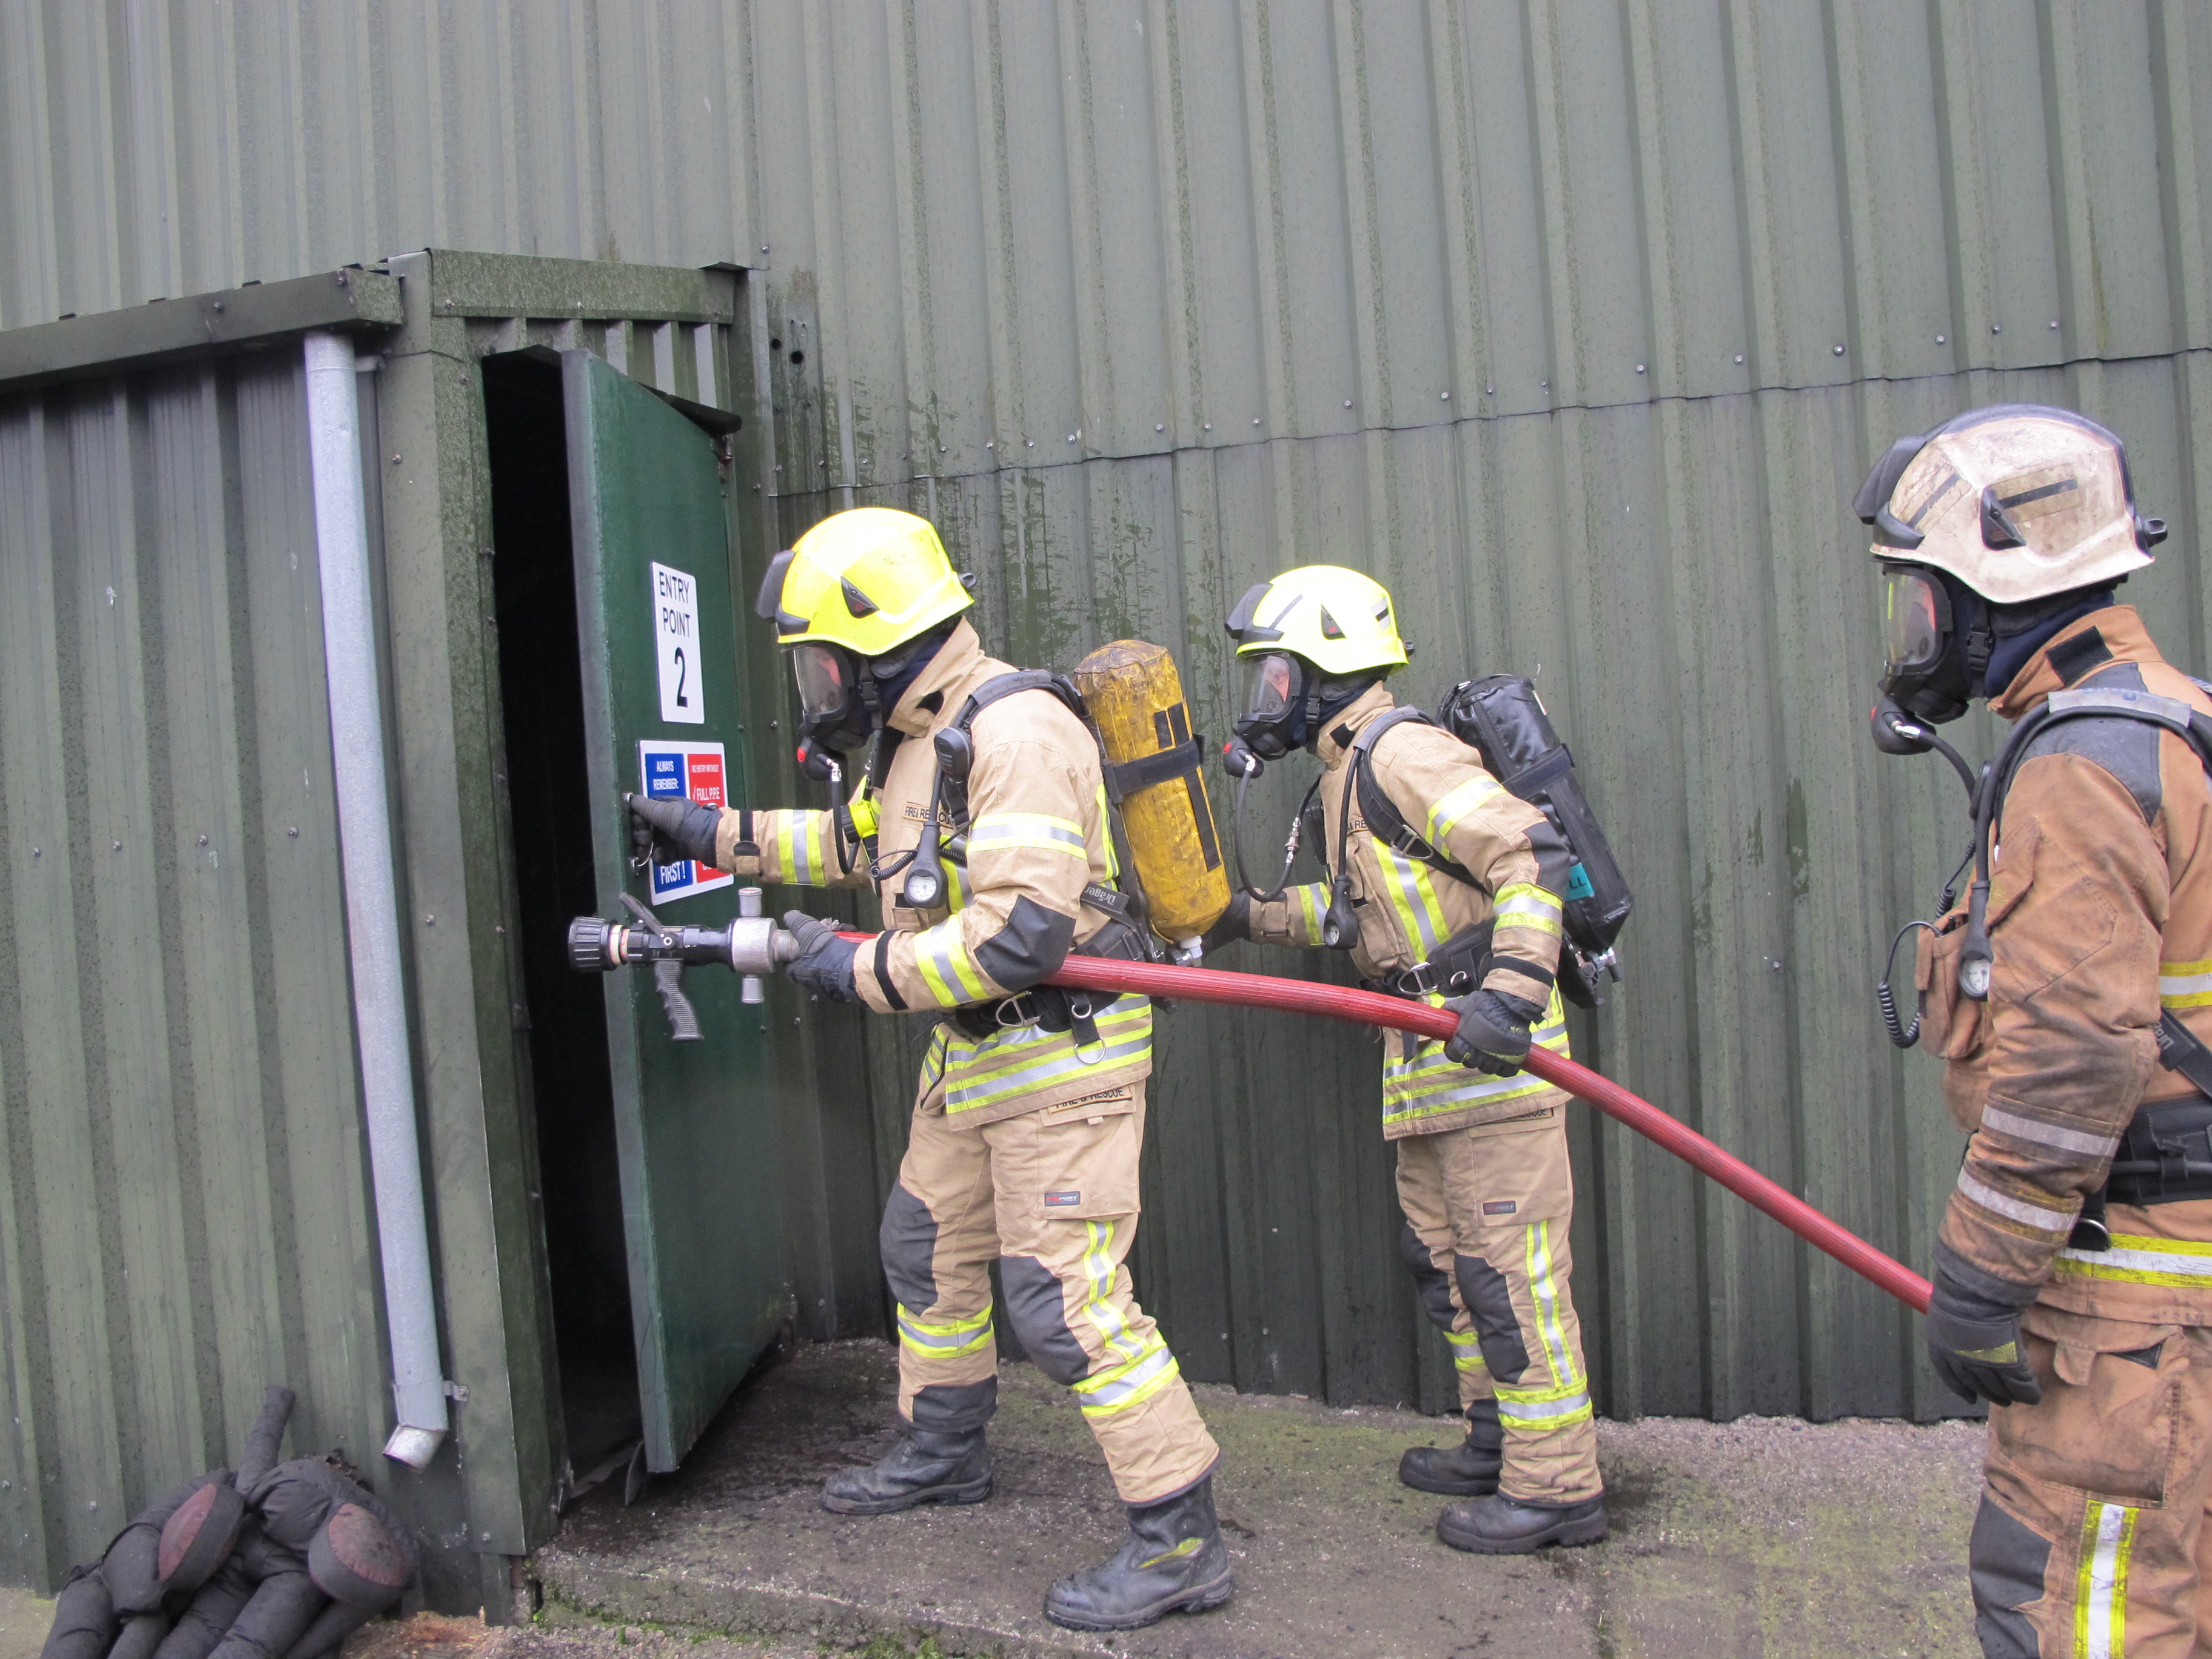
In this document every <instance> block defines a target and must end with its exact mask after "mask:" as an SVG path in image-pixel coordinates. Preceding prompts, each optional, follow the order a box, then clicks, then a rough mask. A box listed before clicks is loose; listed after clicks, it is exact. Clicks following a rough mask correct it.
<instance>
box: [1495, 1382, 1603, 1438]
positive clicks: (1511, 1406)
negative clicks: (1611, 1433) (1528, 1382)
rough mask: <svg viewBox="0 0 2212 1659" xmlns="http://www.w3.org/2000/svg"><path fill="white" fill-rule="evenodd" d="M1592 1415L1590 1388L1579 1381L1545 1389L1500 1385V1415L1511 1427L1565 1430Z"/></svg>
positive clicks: (1499, 1418)
mask: <svg viewBox="0 0 2212 1659" xmlns="http://www.w3.org/2000/svg"><path fill="white" fill-rule="evenodd" d="M1590 1415H1591V1410H1590V1397H1589V1389H1588V1388H1587V1387H1585V1386H1584V1385H1583V1384H1582V1383H1557V1384H1554V1385H1553V1386H1552V1387H1550V1388H1544V1389H1509V1388H1507V1387H1506V1386H1505V1385H1504V1383H1499V1384H1498V1420H1499V1421H1501V1422H1503V1423H1504V1425H1506V1426H1507V1427H1508V1428H1514V1429H1522V1430H1530V1429H1538V1430H1541V1429H1563V1428H1565V1427H1566V1426H1567V1425H1569V1424H1570V1423H1580V1422H1582V1421H1583V1420H1584V1419H1587V1418H1589V1416H1590Z"/></svg>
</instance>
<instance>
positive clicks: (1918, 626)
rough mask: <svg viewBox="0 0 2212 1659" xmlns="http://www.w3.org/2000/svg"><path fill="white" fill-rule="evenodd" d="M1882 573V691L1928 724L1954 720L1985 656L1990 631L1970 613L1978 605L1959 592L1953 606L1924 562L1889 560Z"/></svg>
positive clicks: (1941, 583) (1975, 684)
mask: <svg viewBox="0 0 2212 1659" xmlns="http://www.w3.org/2000/svg"><path fill="white" fill-rule="evenodd" d="M1883 575H1884V583H1883V586H1884V592H1883V595H1882V646H1883V652H1884V663H1883V667H1882V676H1881V691H1882V695H1883V696H1887V697H1888V698H1890V699H1891V700H1892V701H1893V702H1896V703H1897V705H1898V706H1899V708H1903V709H1905V711H1906V712H1907V713H1908V714H1911V715H1913V716H1914V717H1916V718H1917V719H1919V720H1926V721H1927V722H1928V723H1929V724H1930V725H1931V726H1941V725H1943V724H1944V723H1945V722H1947V721H1949V720H1957V719H1958V718H1959V717H1960V715H1961V714H1965V713H1966V707H1967V704H1968V703H1969V702H1971V701H1972V697H1973V696H1974V695H1975V693H1976V691H1977V690H1978V689H1979V681H1980V678H1981V671H1982V668H1983V667H1984V666H1985V665H1987V663H1988V660H1989V651H1990V640H1989V636H1988V635H1986V634H1985V633H1984V632H1983V631H1982V629H1980V628H1979V627H1978V626H1977V625H1976V624H1978V623H1980V622H1981V621H1982V620H1983V619H1982V617H1979V616H1978V615H1975V614H1972V613H1974V612H1977V611H1980V610H1981V609H1982V607H1980V606H1978V605H1974V604H1973V602H1972V596H1971V595H1968V594H1964V593H1962V594H1961V595H1960V600H1961V603H1960V604H1959V605H1954V603H1953V599H1952V593H1951V591H1950V588H1949V587H1948V585H1947V584H1946V583H1945V582H1944V581H1943V580H1942V577H1941V576H1939V575H1938V574H1936V572H1935V571H1933V570H1931V569H1929V568H1927V567H1926V566H1924V565H1909V564H1893V565H1889V566H1887V567H1885V568H1884V572H1883ZM1962 610H1963V611H1967V612H1968V613H1969V614H1967V615H1965V616H1960V614H1959V612H1960V611H1962ZM1977 656H1978V658H1979V659H1980V660H1979V661H1978V662H1976V661H1972V660H1970V659H1972V658H1974V657H1977Z"/></svg>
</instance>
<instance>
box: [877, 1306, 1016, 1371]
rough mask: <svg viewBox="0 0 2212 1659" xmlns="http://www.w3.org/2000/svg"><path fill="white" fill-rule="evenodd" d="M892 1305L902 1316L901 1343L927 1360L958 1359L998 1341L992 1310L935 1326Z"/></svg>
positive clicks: (899, 1320) (985, 1310)
mask: <svg viewBox="0 0 2212 1659" xmlns="http://www.w3.org/2000/svg"><path fill="white" fill-rule="evenodd" d="M892 1306H893V1307H894V1308H895V1309H896V1310H897V1314H898V1329H899V1340H900V1342H902V1344H904V1345H905V1346H907V1347H909V1348H912V1349H913V1350H914V1351H915V1352H916V1353H919V1354H921V1355H923V1356H924V1357H925V1358H931V1359H957V1358H959V1357H960V1356H961V1355H963V1354H970V1353H977V1352H981V1351H982V1350H983V1349H985V1348H987V1347H989V1346H991V1344H992V1343H993V1341H994V1340H996V1336H995V1334H994V1331H993V1329H992V1327H991V1310H989V1309H988V1308H986V1309H984V1310H983V1311H982V1312H981V1313H979V1314H977V1315H976V1316H975V1317H974V1318H973V1319H954V1320H948V1321H946V1322H944V1323H942V1324H931V1323H928V1322H926V1321H923V1320H920V1319H916V1318H915V1316H913V1315H912V1314H910V1313H908V1311H907V1310H906V1309H905V1308H904V1307H903V1306H902V1305H901V1304H896V1303H894V1304H892Z"/></svg>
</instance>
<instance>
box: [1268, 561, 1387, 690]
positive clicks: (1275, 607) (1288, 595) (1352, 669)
mask: <svg viewBox="0 0 2212 1659" xmlns="http://www.w3.org/2000/svg"><path fill="white" fill-rule="evenodd" d="M1225 627H1227V629H1229V635H1230V637H1231V639H1233V640H1235V641H1237V655H1238V656H1240V657H1258V656H1264V655H1266V654H1267V653H1270V652H1290V653H1293V654H1295V655H1297V656H1300V657H1303V658H1304V659H1306V660H1307V661H1308V662H1310V663H1311V664H1312V665H1314V666H1315V667H1316V669H1318V670H1319V671H1321V672H1322V673H1323V674H1325V675H1328V677H1329V678H1332V679H1334V678H1340V677H1342V676H1344V675H1346V674H1358V673H1361V672H1364V671H1381V672H1383V673H1386V674H1387V673H1388V672H1389V671H1390V670H1392V669H1394V668H1401V667H1403V666H1404V665H1405V662H1406V642H1405V641H1403V640H1402V639H1401V638H1399V637H1398V623H1397V618H1396V617H1395V615H1394V614H1393V612H1392V608H1391V605H1390V594H1389V590H1388V589H1386V588H1385V587H1384V586H1383V584H1382V583H1380V582H1378V581H1376V580H1375V579H1374V578H1373V577H1372V576H1363V575H1362V574H1360V573H1359V572H1358V571H1357V570H1346V569H1345V568H1343V567H1342V566H1341V565H1334V564H1307V565H1300V566H1299V567H1298V568H1297V569H1295V570H1285V572H1283V574H1281V575H1279V576H1278V577H1276V578H1275V579H1274V580H1273V581H1267V582H1261V583H1259V584H1258V585H1257V586H1254V587H1253V588H1252V589H1251V591H1250V592H1247V593H1246V594H1245V595H1244V597H1243V599H1239V600H1237V608H1236V609H1235V610H1234V611H1231V612H1230V613H1229V620H1228V622H1227V623H1225Z"/></svg>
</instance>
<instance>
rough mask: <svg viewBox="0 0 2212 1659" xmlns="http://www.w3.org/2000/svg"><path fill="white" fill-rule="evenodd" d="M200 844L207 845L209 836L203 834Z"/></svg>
mask: <svg viewBox="0 0 2212 1659" xmlns="http://www.w3.org/2000/svg"><path fill="white" fill-rule="evenodd" d="M200 845H201V846H203V847H204V846H206V845H207V837H206V836H201V837H200Z"/></svg>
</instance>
